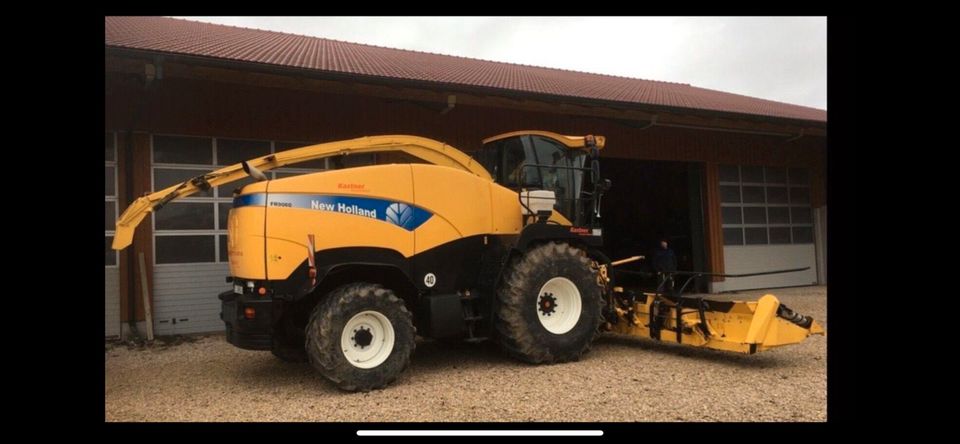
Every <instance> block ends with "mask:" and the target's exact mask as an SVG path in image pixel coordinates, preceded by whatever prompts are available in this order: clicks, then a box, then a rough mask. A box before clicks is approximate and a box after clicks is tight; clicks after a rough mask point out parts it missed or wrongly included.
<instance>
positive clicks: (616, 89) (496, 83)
mask: <svg viewBox="0 0 960 444" xmlns="http://www.w3.org/2000/svg"><path fill="white" fill-rule="evenodd" d="M104 25H105V26H104V28H105V32H104V40H105V43H106V46H108V47H120V48H130V49H139V50H146V51H157V52H164V53H172V54H184V55H192V56H201V57H211V58H218V59H225V60H235V61H242V62H252V63H264V64H271V65H277V66H286V67H296V68H305V69H312V70H317V71H326V72H336V73H348V74H356V75H365V76H378V77H387V78H394V79H407V80H420V81H427V82H438V83H445V84H454V85H468V86H474V87H487V88H496V89H503V90H512V91H523V92H527V93H535V94H548V95H555V96H568V97H580V98H586V99H598V100H607V101H615V102H626V103H636V104H647V105H660V106H669V107H677V108H690V109H701V110H711V111H721V112H730V113H743V114H754V115H761V116H770V117H782V118H789V119H801V120H812V121H819V122H826V120H827V112H826V111H825V110H820V109H816V108H809V107H805V106H798V105H790V104H787V103H781V102H774V101H771V100H764V99H758V98H754V97H747V96H742V95H739V94H731V93H726V92H722V91H715V90H710V89H705V88H697V87H694V86H690V85H686V84H679V83H668V82H658V81H652V80H641V79H632V78H627V77H617V76H610V75H604V74H590V73H585V72H577V71H567V70H562V69H553V68H541V67H536V66H526V65H517V64H512V63H501V62H491V61H487V60H478V59H470V58H465V57H455V56H448V55H440V54H430V53H424V52H417V51H408V50H402V49H392V48H383V47H379V46H370V45H362V44H358V43H348V42H341V41H336V40H329V39H323V38H318V37H306V36H300V35H293V34H284V33H280V32H273V31H263V30H257V29H248V28H238V27H233V26H224V25H214V24H208V23H201V22H194V21H189V20H180V19H172V18H164V17H106V18H105V19H104Z"/></svg>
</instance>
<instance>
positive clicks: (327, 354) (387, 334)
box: [306, 283, 416, 391]
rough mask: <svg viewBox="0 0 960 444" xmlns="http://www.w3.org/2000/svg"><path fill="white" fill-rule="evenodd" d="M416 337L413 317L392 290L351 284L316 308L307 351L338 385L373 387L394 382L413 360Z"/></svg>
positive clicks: (356, 388)
mask: <svg viewBox="0 0 960 444" xmlns="http://www.w3.org/2000/svg"><path fill="white" fill-rule="evenodd" d="M415 338H416V329H415V328H414V327H413V316H412V315H411V314H410V312H409V311H408V310H407V308H406V306H405V305H404V303H403V301H401V300H400V299H399V298H397V296H396V295H395V294H394V293H393V291H391V290H389V289H386V288H383V287H382V286H380V285H376V284H368V283H355V284H347V285H344V286H342V287H339V288H337V289H335V290H333V291H332V292H330V294H328V295H327V296H326V297H325V298H324V299H323V300H322V301H321V302H320V303H319V304H317V306H316V307H315V308H314V310H313V313H312V314H311V316H310V321H309V322H308V323H307V328H306V352H307V356H308V358H309V360H310V364H311V365H313V367H314V368H316V369H317V370H318V371H319V372H320V373H321V374H323V375H324V376H325V377H326V378H327V379H329V380H331V381H333V382H334V383H335V384H337V386H338V387H339V388H341V389H343V390H347V391H357V390H359V391H369V390H372V389H379V388H383V387H385V386H386V385H387V384H389V383H390V382H393V380H395V379H396V378H397V376H398V375H399V374H400V373H401V372H402V371H403V370H404V369H406V368H407V366H409V365H410V355H411V354H412V353H413V350H414V348H415V346H416V345H415Z"/></svg>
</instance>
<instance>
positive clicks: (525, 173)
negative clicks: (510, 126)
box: [500, 137, 539, 188]
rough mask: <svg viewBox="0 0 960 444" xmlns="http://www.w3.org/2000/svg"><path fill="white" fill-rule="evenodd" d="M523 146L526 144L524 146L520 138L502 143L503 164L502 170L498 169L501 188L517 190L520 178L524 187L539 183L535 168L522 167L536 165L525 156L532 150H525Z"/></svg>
mask: <svg viewBox="0 0 960 444" xmlns="http://www.w3.org/2000/svg"><path fill="white" fill-rule="evenodd" d="M524 139H525V138H524ZM525 145H527V144H524V143H523V142H522V141H521V138H520V137H514V138H510V139H507V140H504V141H503V145H502V149H503V163H502V168H500V175H501V183H502V184H503V186H505V187H508V188H519V187H520V179H521V177H522V178H523V182H524V184H525V185H529V184H530V183H539V174H538V173H537V171H536V168H530V167H524V165H528V164H533V163H536V162H534V161H533V159H532V158H528V157H529V156H528V155H527V154H528V153H529V152H530V151H532V150H530V149H525V148H526V147H525Z"/></svg>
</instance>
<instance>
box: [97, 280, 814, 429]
mask: <svg viewBox="0 0 960 444" xmlns="http://www.w3.org/2000/svg"><path fill="white" fill-rule="evenodd" d="M763 293H764V292H762V291H748V292H741V293H738V294H732V295H724V296H715V298H717V299H720V298H730V299H756V298H757V297H759V296H760V295H762V294H763ZM772 293H774V294H776V295H777V296H778V297H779V298H780V300H781V301H783V303H785V304H787V305H788V306H789V307H790V308H792V309H795V310H797V311H799V312H800V313H802V314H809V315H812V316H813V317H814V318H815V319H816V320H817V321H818V322H820V323H821V325H823V326H824V327H827V322H826V319H827V317H826V287H822V286H818V287H801V288H790V289H779V290H774V291H772ZM827 329H828V330H829V328H827ZM191 339H193V341H192V342H186V343H182V344H177V345H171V346H159V345H154V346H151V347H147V348H142V349H137V348H127V347H126V346H123V345H120V346H111V345H108V346H107V351H106V363H105V367H106V390H105V398H106V406H105V407H106V419H107V421H546V422H552V421H562V422H572V421H612V422H618V421H825V420H826V403H827V399H826V396H827V362H826V351H827V342H826V338H825V337H822V336H813V337H811V338H808V339H807V340H806V341H805V342H804V343H802V344H800V345H795V346H790V347H784V348H780V349H775V350H772V351H767V352H764V353H760V354H757V355H753V356H746V355H736V354H727V353H723V352H718V351H713V350H705V349H694V348H687V347H683V346H678V345H671V344H663V343H656V342H652V341H649V340H643V339H639V338H630V337H625V336H616V335H610V334H607V335H603V336H601V337H600V338H599V339H598V340H597V342H596V343H594V346H593V348H592V350H591V351H590V352H589V353H588V354H586V355H584V358H583V359H582V360H581V361H580V362H573V363H566V364H558V365H552V366H533V365H528V364H524V363H520V362H517V361H514V360H512V359H509V358H507V357H505V356H504V355H502V354H501V353H500V351H499V350H498V349H497V348H496V346H494V345H489V344H479V345H469V344H462V345H446V344H441V343H437V342H433V341H422V342H418V344H417V350H416V352H415V353H414V356H413V360H412V364H411V367H410V368H409V369H407V371H406V372H404V373H403V374H402V375H401V376H400V378H398V379H397V381H396V382H394V383H393V384H392V385H390V386H388V387H387V388H386V389H385V390H380V391H374V392H369V393H346V392H342V391H339V390H337V389H336V388H335V387H334V386H333V385H332V384H329V383H327V381H326V380H325V379H324V378H323V377H322V376H320V375H319V374H318V373H315V372H314V371H313V369H312V368H311V367H310V365H309V364H287V363H283V362H280V361H279V360H277V359H275V358H274V357H273V356H272V355H271V354H270V353H269V352H255V351H246V350H240V349H238V348H235V347H233V346H232V345H230V344H228V343H227V342H226V341H225V340H224V337H223V335H222V334H212V335H207V336H202V337H195V338H191Z"/></svg>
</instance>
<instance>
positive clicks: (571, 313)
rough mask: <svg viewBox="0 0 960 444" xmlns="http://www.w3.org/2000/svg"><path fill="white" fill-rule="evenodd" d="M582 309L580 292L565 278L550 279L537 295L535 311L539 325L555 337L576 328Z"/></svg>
mask: <svg viewBox="0 0 960 444" xmlns="http://www.w3.org/2000/svg"><path fill="white" fill-rule="evenodd" d="M582 308H583V306H582V304H581V302H580V290H579V289H577V286H576V285H575V284H574V283H573V282H572V281H571V280H570V279H567V278H565V277H555V278H553V279H550V280H549V281H547V283H545V284H543V286H542V287H540V293H538V294H537V302H536V310H537V318H538V319H539V320H540V325H543V328H545V329H547V331H549V332H550V333H553V334H556V335H561V334H564V333H566V332H568V331H570V330H573V327H576V326H577V322H579V321H580V312H581V311H582Z"/></svg>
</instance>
